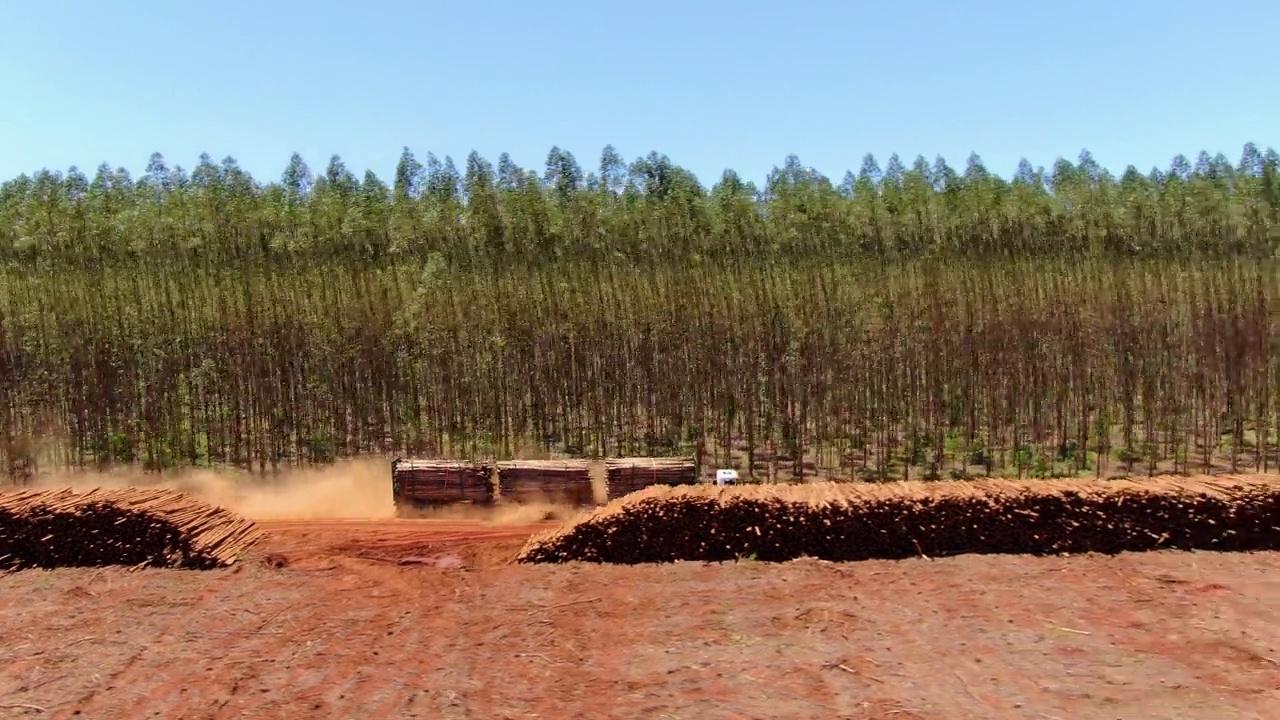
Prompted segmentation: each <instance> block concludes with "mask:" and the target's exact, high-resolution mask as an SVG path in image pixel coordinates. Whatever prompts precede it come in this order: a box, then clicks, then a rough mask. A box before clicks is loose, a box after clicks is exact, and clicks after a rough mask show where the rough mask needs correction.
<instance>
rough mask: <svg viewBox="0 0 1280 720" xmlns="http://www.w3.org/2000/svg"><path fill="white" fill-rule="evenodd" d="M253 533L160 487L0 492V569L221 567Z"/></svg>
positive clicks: (219, 511) (244, 522)
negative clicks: (125, 566) (108, 566)
mask: <svg viewBox="0 0 1280 720" xmlns="http://www.w3.org/2000/svg"><path fill="white" fill-rule="evenodd" d="M260 536H261V531H260V530H259V529H258V528H257V527H256V526H255V525H254V524H253V523H252V522H251V521H249V520H248V519H246V518H243V517H240V516H239V515H236V514H235V513H232V512H230V511H229V510H226V509H223V508H220V507H217V506H215V505H210V504H208V503H205V502H202V501H199V500H196V499H195V498H192V497H190V496H188V495H186V494H184V493H180V492H177V491H175V490H168V489H152V488H123V489H112V490H107V489H96V490H90V491H88V492H75V491H73V490H70V489H57V490H45V491H39V492H37V491H23V492H16V493H0V569H3V570H20V569H25V568H57V567H102V566H107V565H128V566H134V567H179V568H194V569H208V568H214V567H224V566H227V565H231V564H232V563H234V562H235V560H236V558H237V557H239V555H240V554H241V553H242V552H244V550H246V549H247V548H248V547H249V546H250V545H252V544H253V543H254V542H256V541H257V540H258V539H259V537H260Z"/></svg>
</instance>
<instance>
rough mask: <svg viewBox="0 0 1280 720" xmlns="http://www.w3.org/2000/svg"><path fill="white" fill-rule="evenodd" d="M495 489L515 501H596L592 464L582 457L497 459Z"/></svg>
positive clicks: (581, 503) (584, 504) (580, 503)
mask: <svg viewBox="0 0 1280 720" xmlns="http://www.w3.org/2000/svg"><path fill="white" fill-rule="evenodd" d="M498 492H499V494H500V495H501V496H502V498H503V499H504V500H511V501H513V502H516V503H539V502H549V503H554V504H557V505H571V506H576V507H589V506H593V505H595V490H594V489H593V488H592V486H591V464H590V463H588V462H587V461H585V460H518V461H513V462H503V463H498Z"/></svg>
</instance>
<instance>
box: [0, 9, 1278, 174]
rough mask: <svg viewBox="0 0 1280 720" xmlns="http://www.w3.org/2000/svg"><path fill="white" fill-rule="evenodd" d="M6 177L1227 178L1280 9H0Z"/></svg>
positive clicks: (1265, 86)
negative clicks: (847, 174)
mask: <svg viewBox="0 0 1280 720" xmlns="http://www.w3.org/2000/svg"><path fill="white" fill-rule="evenodd" d="M0 17H2V18H3V19H2V20H0V177H2V178H9V177H13V176H15V175H17V174H19V173H22V172H32V171H35V170H38V169H39V168H42V167H49V168H52V169H60V170H65V169H66V168H67V167H69V166H71V165H73V164H74V165H78V166H80V167H81V168H82V169H84V170H86V171H89V172H91V171H92V169H93V168H94V167H96V166H97V165H98V164H99V163H101V162H103V161H106V162H108V163H110V164H111V165H112V166H118V165H120V166H124V167H126V168H128V169H129V170H130V171H132V172H135V173H140V172H142V169H143V168H144V167H145V164H146V161H147V158H148V156H149V155H150V154H151V153H152V152H153V151H159V152H161V153H163V154H164V155H165V157H166V159H167V160H168V161H169V163H170V164H181V165H182V166H184V167H186V168H188V169H190V168H191V167H192V166H194V165H195V163H196V161H197V158H198V157H199V154H200V153H201V152H205V151H207V152H208V153H209V154H210V155H212V156H213V158H214V159H215V160H220V159H221V158H222V157H224V156H226V155H232V156H233V157H235V158H236V159H238V160H239V161H240V163H241V165H242V166H243V167H245V168H246V169H247V170H249V171H251V172H252V173H253V174H254V176H255V177H257V178H258V179H260V180H265V179H278V178H279V176H280V173H281V171H283V169H284V167H285V165H286V163H287V162H288V159H289V155H290V154H291V153H292V152H294V151H297V152H299V153H301V154H302V156H303V158H304V159H306V161H307V162H308V163H309V164H310V166H311V168H312V170H313V171H316V172H319V171H322V170H323V168H324V166H325V164H326V163H327V161H328V158H329V156H330V155H332V154H334V153H337V154H339V155H341V156H342V158H343V159H344V160H345V161H346V163H347V165H348V166H349V167H350V168H351V169H352V170H355V171H357V173H362V172H363V170H364V169H366V168H370V169H373V170H374V171H375V172H377V173H378V174H379V175H381V176H382V177H383V178H384V179H387V180H389V179H390V176H391V174H392V170H393V168H394V166H395V163H396V160H397V158H398V157H399V154H400V149H401V147H402V146H406V145H407V146H408V147H409V148H411V149H412V150H413V151H414V152H415V153H416V154H417V155H418V158H419V159H420V160H421V159H423V158H425V156H426V154H427V152H428V151H432V152H434V153H435V154H436V155H437V156H439V157H440V158H441V159H443V158H444V156H446V155H451V156H452V157H453V159H454V161H455V163H457V164H458V166H459V168H461V167H463V164H464V161H465V158H466V155H467V153H468V152H470V151H471V150H472V149H475V150H478V151H479V152H480V153H481V154H482V155H484V156H485V157H487V158H489V159H490V160H491V161H496V160H497V157H498V154H499V153H501V152H503V151H507V152H510V153H511V156H512V158H513V159H514V160H515V161H516V162H517V163H519V164H521V165H523V166H525V167H531V168H536V169H538V170H539V171H541V170H542V168H543V164H544V162H545V159H546V155H547V151H548V150H549V149H550V148H551V147H552V146H553V145H559V146H561V147H563V148H565V149H567V150H569V151H571V152H573V153H574V155H575V156H576V157H577V159H578V161H579V163H580V164H581V165H582V166H583V168H584V170H594V169H595V168H596V167H597V165H598V161H599V156H600V150H601V149H602V148H603V147H604V146H605V145H606V144H608V143H613V144H614V145H615V146H616V147H617V148H618V150H619V152H620V153H621V154H622V156H623V157H624V158H626V159H627V160H628V161H629V160H631V159H634V158H635V157H637V156H639V155H643V154H646V153H648V152H649V151H650V150H657V151H658V152H660V153H665V154H667V155H668V156H670V158H671V159H672V160H673V161H674V162H676V163H678V164H680V165H683V166H685V167H687V168H689V169H690V170H692V171H694V172H695V173H696V174H697V175H698V176H699V177H700V178H701V179H702V180H703V182H704V183H706V184H708V185H710V184H711V183H712V182H714V181H715V180H716V179H717V178H718V177H719V175H720V173H721V171H722V170H723V169H724V168H726V167H732V168H734V169H736V170H738V171H739V172H740V173H741V174H742V175H744V176H745V177H746V178H747V179H749V180H753V181H756V182H760V181H761V180H763V178H764V176H765V174H766V173H767V172H768V171H769V169H770V168H771V167H773V166H774V165H781V164H782V162H783V160H784V159H785V157H786V156H787V155H788V154H790V153H795V154H797V155H799V157H800V159H801V161H802V162H803V163H804V164H806V165H811V166H813V167H815V168H817V169H818V170H820V171H822V172H824V173H826V174H828V175H829V176H831V177H832V179H833V180H835V181H839V178H840V177H841V176H842V175H843V174H844V171H845V170H846V169H853V170H854V171H856V170H857V169H858V166H859V165H860V162H861V158H862V156H863V155H864V154H865V153H867V152H872V153H875V155H876V157H877V158H878V159H879V161H880V163H881V165H882V166H883V165H884V163H885V161H886V160H887V159H888V157H889V154H890V153H892V152H895V151H896V152H898V153H899V155H900V156H901V157H902V159H903V161H904V162H906V163H908V164H910V163H911V161H912V160H913V159H914V157H915V156H916V155H917V154H924V155H925V157H927V158H929V159H930V160H932V158H933V156H934V155H935V154H941V155H943V157H945V158H947V160H948V161H950V162H951V164H952V165H953V166H955V167H957V168H962V167H963V165H964V162H965V159H966V158H967V157H968V155H969V153H970V151H976V152H977V153H979V154H980V155H981V156H982V158H983V159H984V161H985V162H986V164H987V166H988V168H989V169H990V170H992V171H994V172H998V173H999V174H1001V175H1004V176H1006V177H1008V176H1009V175H1010V174H1012V172H1013V170H1014V168H1015V167H1016V165H1017V162H1018V159H1019V157H1022V156H1025V157H1026V158H1027V159H1029V160H1030V161H1031V162H1032V164H1034V165H1044V166H1046V167H1049V166H1051V164H1052V163H1053V161H1054V160H1055V159H1056V158H1057V157H1059V156H1065V157H1067V158H1068V159H1071V160H1073V161H1074V160H1075V159H1076V157H1077V156H1078V154H1079V152H1080V150H1081V148H1085V147H1087V148H1089V149H1090V150H1091V151H1092V152H1093V154H1094V157H1095V158H1096V159H1097V160H1098V162H1100V163H1101V164H1102V165H1104V166H1105V167H1108V168H1111V169H1112V170H1114V171H1120V170H1122V169H1123V168H1124V166H1125V165H1126V164H1129V163H1133V164H1135V165H1137V166H1138V167H1139V168H1141V169H1142V170H1143V171H1146V170H1149V169H1150V168H1151V166H1152V165H1158V166H1159V167H1161V168H1167V167H1168V165H1169V160H1170V159H1171V158H1172V157H1173V156H1174V155H1175V154H1176V153H1179V152H1181V153H1185V154H1186V155H1188V156H1189V157H1190V158H1191V159H1192V160H1193V161H1194V156H1195V154H1196V153H1197V152H1199V151H1200V150H1202V149H1205V150H1208V151H1209V152H1210V154H1213V153H1216V152H1219V151H1221V152H1223V153H1225V154H1226V155H1227V157H1229V158H1230V159H1231V161H1232V162H1233V163H1234V162H1235V161H1236V160H1238V159H1239V156H1240V150H1241V147H1242V146H1243V145H1244V143H1245V142H1247V141H1254V142H1257V143H1258V144H1259V145H1261V146H1263V147H1264V148H1265V147H1266V146H1267V145H1280V132H1278V131H1280V121H1277V118H1280V92H1277V87H1280V80H1277V75H1276V74H1275V70H1276V67H1277V65H1276V57H1277V56H1276V54H1275V50H1274V47H1275V45H1274V43H1275V42H1276V41H1277V40H1276V38H1277V37H1280V32H1277V31H1280V2H1277V1H1276V0H1164V1H1163V2H1155V1H1153V0H1072V1H1070V2H1066V1H1055V2H1049V1H1038V0H1009V1H1007V2H996V1H994V0H963V1H960V0H953V1H952V2H942V1H941V0H896V1H895V2H860V1H855V0H843V1H841V0H787V1H786V2H782V1H777V2H768V3H766V2H753V1H751V0H741V1H739V2H730V1H729V0H683V1H680V0H646V1H644V2H623V1H621V0H619V1H616V2H615V1H611V0H590V1H587V0H554V1H549V2H533V1H531V0H491V1H488V2H486V1H484V0H455V1H453V2H428V1H427V0H420V1H418V2H414V1H412V0H357V1H352V0H308V1H307V2H295V1H293V0H251V1H250V0H155V1H153V2H141V1H140V0H61V1H59V2H52V1H48V2H40V1H35V2H32V1H29V0H28V1H23V0H0Z"/></svg>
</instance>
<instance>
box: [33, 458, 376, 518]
mask: <svg viewBox="0 0 1280 720" xmlns="http://www.w3.org/2000/svg"><path fill="white" fill-rule="evenodd" d="M35 486H36V489H46V488H56V487H70V488H73V489H75V490H89V489H91V488H95V487H100V488H121V487H156V488H160V487H163V488H169V489H172V490H177V491H179V492H184V493H187V494H189V495H191V496H193V497H197V498H199V499H201V500H204V501H206V502H209V503H213V504H215V505H220V506H222V507H224V508H227V509H228V510H231V511H234V512H237V513H240V514H241V515H244V516H245V517H248V518H251V519H254V520H322V519H323V520H346V519H353V520H370V519H381V518H392V517H395V504H394V502H393V501H392V498H391V463H390V461H388V460H385V459H383V458H362V459H357V460H347V461H343V462H339V463H336V464H334V465H330V466H326V467H323V468H308V469H297V470H287V471H282V472H280V473H277V474H271V475H265V476H264V475H254V474H250V473H247V472H243V471H235V470H181V471H175V472H170V473H165V474H156V473H145V472H142V471H140V470H115V471H109V472H90V471H85V472H60V473H56V474H50V475H45V476H42V477H40V478H39V479H38V480H37V481H36V483H35Z"/></svg>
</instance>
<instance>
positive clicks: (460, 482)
mask: <svg viewBox="0 0 1280 720" xmlns="http://www.w3.org/2000/svg"><path fill="white" fill-rule="evenodd" d="M492 474H493V471H492V468H491V467H490V466H489V465H485V464H483V463H469V462H455V461H450V460H397V461H396V462H395V463H394V464H393V465H392V471H391V477H392V488H393V489H392V494H393V496H394V497H395V500H396V503H397V504H398V505H399V504H402V503H407V504H410V505H423V506H434V505H444V504H449V503H458V502H463V503H471V504H475V505H486V504H488V503H491V502H493V482H492Z"/></svg>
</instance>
